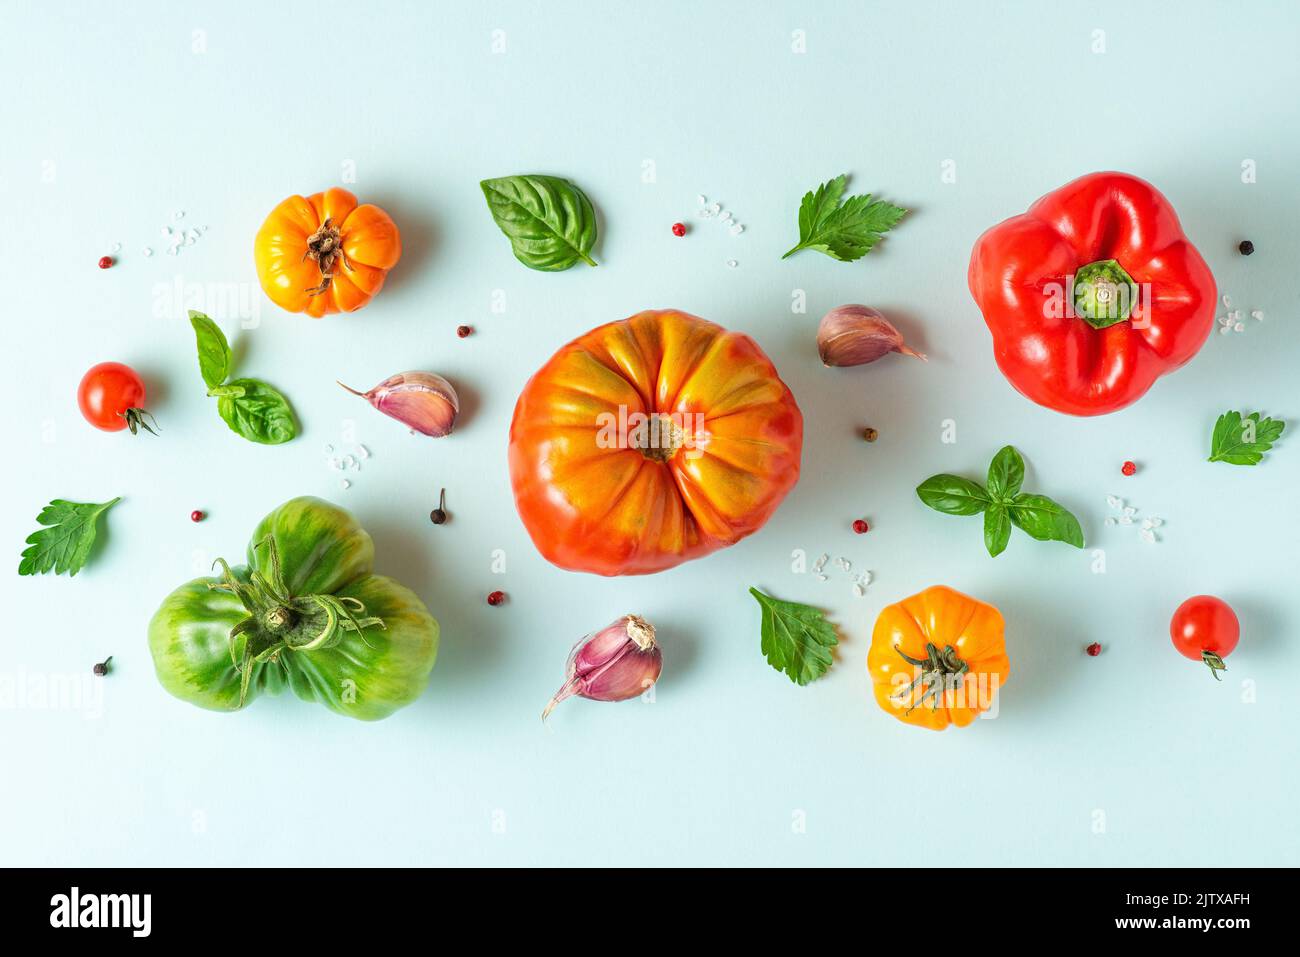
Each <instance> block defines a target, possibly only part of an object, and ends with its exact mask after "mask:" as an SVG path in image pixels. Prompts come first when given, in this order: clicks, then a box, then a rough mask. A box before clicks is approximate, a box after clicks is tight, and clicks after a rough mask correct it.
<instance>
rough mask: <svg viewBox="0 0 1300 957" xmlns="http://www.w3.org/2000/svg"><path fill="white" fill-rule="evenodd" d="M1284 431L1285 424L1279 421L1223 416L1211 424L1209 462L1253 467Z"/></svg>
mask: <svg viewBox="0 0 1300 957" xmlns="http://www.w3.org/2000/svg"><path fill="white" fill-rule="evenodd" d="M1285 428H1286V423H1285V422H1283V421H1282V420H1281V419H1261V418H1260V417H1259V413H1258V412H1252V413H1251V414H1250V415H1248V416H1246V417H1245V418H1242V415H1241V413H1240V412H1225V413H1223V415H1221V416H1219V420H1218V421H1217V422H1215V423H1214V435H1213V437H1212V438H1211V439H1210V458H1209V461H1211V462H1227V463H1228V464H1229V465H1256V464H1258V463H1259V460H1260V459H1262V458H1263V457H1264V453H1265V452H1267V451H1268V450H1269V449H1271V448H1272V447H1273V443H1274V442H1276V441H1277V440H1278V439H1279V438H1281V436H1282V430H1283V429H1285Z"/></svg>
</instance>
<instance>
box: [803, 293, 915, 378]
mask: <svg viewBox="0 0 1300 957" xmlns="http://www.w3.org/2000/svg"><path fill="white" fill-rule="evenodd" d="M817 352H818V353H819V354H820V355H821V359H822V363H823V364H824V365H827V366H860V365H865V364H866V363H868V362H875V361H876V360H877V359H879V358H880V357H881V356H884V355H888V354H889V353H891V352H901V353H902V354H903V355H905V356H912V357H914V358H916V359H922V360H924V359H925V356H924V355H922V354H921V353H919V352H916V351H915V350H913V349H911V348H909V347H908V346H907V345H906V343H904V342H903V337H902V335H900V334H899V331H898V330H897V329H895V328H894V326H893V324H892V323H890V322H889V320H887V319H886V318H885V317H884V316H883V315H881V313H880V312H879V310H876V309H872V308H871V307H869V306H859V305H847V306H837V307H836V308H834V309H832V310H831V311H830V312H828V313H826V315H824V316H822V321H821V322H820V323H818V325H817Z"/></svg>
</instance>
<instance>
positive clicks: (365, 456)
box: [357, 445, 370, 459]
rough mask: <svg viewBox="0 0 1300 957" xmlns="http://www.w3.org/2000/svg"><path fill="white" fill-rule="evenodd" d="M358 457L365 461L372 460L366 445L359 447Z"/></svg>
mask: <svg viewBox="0 0 1300 957" xmlns="http://www.w3.org/2000/svg"><path fill="white" fill-rule="evenodd" d="M357 455H359V456H360V457H361V458H363V459H368V458H370V450H369V449H368V448H366V447H365V446H364V445H358V446H357Z"/></svg>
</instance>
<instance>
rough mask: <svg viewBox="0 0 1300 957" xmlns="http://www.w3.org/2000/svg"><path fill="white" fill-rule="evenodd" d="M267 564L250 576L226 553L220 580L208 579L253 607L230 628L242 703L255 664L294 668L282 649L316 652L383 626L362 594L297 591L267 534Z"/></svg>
mask: <svg viewBox="0 0 1300 957" xmlns="http://www.w3.org/2000/svg"><path fill="white" fill-rule="evenodd" d="M263 545H264V546H266V550H267V565H268V567H267V569H266V570H265V572H263V571H261V570H256V569H254V570H250V571H249V572H248V577H247V580H246V581H244V580H241V579H240V578H238V577H236V575H235V573H234V572H233V571H232V570H231V568H230V566H229V565H228V564H227V563H226V560H225V559H224V558H218V559H217V561H216V562H215V564H217V565H220V566H221V570H222V576H221V581H220V582H215V583H213V584H210V585H208V587H209V588H211V589H214V590H218V591H227V592H230V593H231V594H233V595H234V596H235V597H236V598H238V599H239V601H240V604H242V605H243V606H244V609H245V610H246V611H247V612H248V616H247V617H246V618H243V619H241V620H240V621H239V622H238V623H237V624H236V625H235V627H233V628H231V629H230V660H231V662H232V663H233V664H234V666H235V670H236V671H237V672H238V673H239V676H240V681H239V706H240V707H241V708H242V707H243V706H244V701H245V700H246V699H247V697H248V688H249V685H250V683H251V682H252V678H253V670H254V669H253V667H252V666H253V665H254V664H265V663H268V662H270V663H279V664H280V666H281V667H283V668H286V669H287V668H288V666H287V665H286V664H285V662H284V659H283V657H282V653H283V652H285V651H290V652H294V653H298V652H310V651H318V650H321V649H326V648H333V647H335V646H336V645H338V644H339V643H340V642H341V641H342V640H343V638H344V635H345V634H346V633H347V632H349V631H351V632H355V633H356V634H358V635H359V636H360V637H361V640H362V641H365V640H366V636H365V629H367V628H370V627H379V628H383V627H385V626H384V621H383V619H382V618H375V617H374V616H369V615H366V606H365V604H364V603H363V602H362V601H361V600H360V599H358V598H353V597H351V596H340V595H299V596H295V595H291V594H290V593H289V589H288V588H287V587H286V586H285V582H284V570H283V569H282V568H281V566H280V553H279V550H278V549H277V547H276V544H275V539H274V538H273V537H271V536H269V535H268V536H267V537H266V538H265V539H263V540H262V541H261V542H260V543H259V544H258V547H259V548H260V547H261V546H263ZM367 643H368V642H367Z"/></svg>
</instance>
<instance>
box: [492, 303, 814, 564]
mask: <svg viewBox="0 0 1300 957" xmlns="http://www.w3.org/2000/svg"><path fill="white" fill-rule="evenodd" d="M802 448H803V416H802V415H800V413H799V407H798V406H797V405H796V404H795V401H794V396H793V395H791V394H790V390H789V389H788V388H786V386H785V383H784V382H782V381H781V379H780V377H779V376H778V375H777V373H776V369H775V368H774V367H773V366H772V363H771V362H770V361H769V360H768V358H767V356H765V355H764V354H763V351H762V350H761V349H759V347H758V346H757V345H756V344H755V343H754V341H753V340H752V339H750V338H749V337H748V336H744V335H741V334H739V333H735V332H728V331H727V330H726V329H723V328H722V327H721V326H718V325H715V324H713V323H712V322H706V321H705V320H703V319H699V318H697V317H695V316H692V315H688V314H687V313H684V312H676V311H673V310H662V311H659V310H651V311H647V312H641V313H637V314H636V315H635V316H632V317H631V318H629V319H624V320H622V321H620V322H611V323H609V324H608V325H604V326H601V327H599V328H597V329H593V330H592V331H591V332H589V333H587V334H586V335H584V336H581V337H580V338H578V339H575V340H574V341H573V342H571V343H569V344H568V345H567V346H565V347H564V348H562V349H561V350H560V351H559V352H557V353H556V354H555V355H554V356H552V357H551V359H550V361H549V362H547V363H546V365H544V366H543V367H542V368H541V369H540V370H539V371H538V372H537V374H536V375H534V376H533V377H532V379H530V380H529V381H528V384H527V385H526V386H525V387H524V391H523V394H522V395H520V396H519V402H518V404H517V405H516V406H515V416H514V421H513V422H512V423H511V425H510V481H511V483H512V484H513V486H514V492H515V504H516V505H517V506H518V508H519V515H520V517H521V518H522V519H523V521H524V525H525V526H526V527H527V528H528V534H529V535H531V536H532V539H533V542H534V544H536V545H537V548H538V550H539V551H541V553H542V554H543V555H544V556H545V557H546V558H547V559H548V560H549V561H551V562H554V563H555V564H556V565H559V566H560V567H562V568H570V569H574V570H576V571H586V572H595V573H596V574H599V575H641V574H647V573H649V572H657V571H662V570H663V569H665V568H672V567H673V566H674V565H677V564H679V563H681V562H684V561H687V560H688V559H692V558H699V557H700V556H701V555H707V554H708V553H709V552H712V551H715V550H717V549H719V548H725V547H726V546H728V545H733V544H735V543H736V542H738V541H739V540H740V539H742V538H744V537H745V536H746V535H750V534H752V533H753V532H756V531H758V529H759V528H761V527H762V526H763V523H764V522H766V521H767V520H768V518H770V517H771V515H772V513H773V512H774V511H776V507H777V506H778V505H780V504H781V500H782V499H783V498H785V495H786V493H787V492H789V491H790V489H791V488H793V487H794V484H795V482H796V481H798V479H799V455H800V452H801V450H802Z"/></svg>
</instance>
